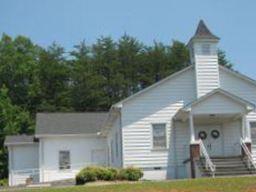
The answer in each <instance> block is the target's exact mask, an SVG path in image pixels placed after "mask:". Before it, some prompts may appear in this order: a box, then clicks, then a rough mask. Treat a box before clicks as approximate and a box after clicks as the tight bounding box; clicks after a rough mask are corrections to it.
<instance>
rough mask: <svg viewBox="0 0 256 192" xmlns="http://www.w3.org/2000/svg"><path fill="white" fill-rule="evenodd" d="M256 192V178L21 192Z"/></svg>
mask: <svg viewBox="0 0 256 192" xmlns="http://www.w3.org/2000/svg"><path fill="white" fill-rule="evenodd" d="M119 191H120V192H219V191H221V192H256V177H241V178H217V179H212V178H211V179H194V180H178V181H162V182H139V183H134V184H115V185H106V186H86V185H85V186H74V187H65V188H42V189H25V190H21V192H119Z"/></svg>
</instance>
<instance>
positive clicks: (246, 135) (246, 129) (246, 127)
mask: <svg viewBox="0 0 256 192" xmlns="http://www.w3.org/2000/svg"><path fill="white" fill-rule="evenodd" d="M242 128H243V140H244V143H245V145H246V146H247V148H248V150H249V151H250V152H251V150H252V147H251V145H252V144H251V130H250V123H249V121H247V119H246V115H243V118H242ZM244 155H245V152H244V150H243V148H242V156H244Z"/></svg>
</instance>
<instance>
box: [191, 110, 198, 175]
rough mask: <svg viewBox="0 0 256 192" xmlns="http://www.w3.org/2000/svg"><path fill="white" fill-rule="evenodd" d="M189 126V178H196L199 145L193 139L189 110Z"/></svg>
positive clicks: (192, 126)
mask: <svg viewBox="0 0 256 192" xmlns="http://www.w3.org/2000/svg"><path fill="white" fill-rule="evenodd" d="M189 128H190V168H191V178H196V161H197V160H198V159H199V158H200V145H199V143H198V142H196V139H195V128H194V120H193V114H192V113H191V111H190V112H189Z"/></svg>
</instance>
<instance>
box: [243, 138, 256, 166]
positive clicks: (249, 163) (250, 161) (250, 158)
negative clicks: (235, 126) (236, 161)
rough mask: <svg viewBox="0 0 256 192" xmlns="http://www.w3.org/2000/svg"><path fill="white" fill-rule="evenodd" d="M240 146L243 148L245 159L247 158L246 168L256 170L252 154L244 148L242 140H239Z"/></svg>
mask: <svg viewBox="0 0 256 192" xmlns="http://www.w3.org/2000/svg"><path fill="white" fill-rule="evenodd" d="M240 144H241V147H242V148H243V151H244V153H245V155H246V158H247V167H248V168H249V169H251V168H253V169H255V170H256V164H255V162H254V159H253V156H252V153H251V152H250V150H249V149H248V147H247V146H246V144H245V142H244V140H243V139H242V138H241V139H240Z"/></svg>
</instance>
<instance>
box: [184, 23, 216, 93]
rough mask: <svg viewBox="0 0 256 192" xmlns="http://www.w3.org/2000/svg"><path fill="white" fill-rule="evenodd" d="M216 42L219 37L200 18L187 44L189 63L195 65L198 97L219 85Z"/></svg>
mask: <svg viewBox="0 0 256 192" xmlns="http://www.w3.org/2000/svg"><path fill="white" fill-rule="evenodd" d="M218 42H219V38H218V37H217V36H216V35H214V34H213V33H212V32H211V31H210V30H209V29H208V28H207V26H206V25H205V23H204V22H203V20H200V22H199V24H198V27H197V29H196V33H195V34H194V36H193V37H192V38H191V39H190V41H189V44H188V47H189V50H190V59H191V63H192V64H193V65H194V66H195V76H196V87H197V97H198V98H199V97H201V96H203V95H205V94H207V93H209V92H210V91H212V90H214V89H216V88H218V87H219V86H220V85H219V84H220V83H219V65H218V48H217V45H218Z"/></svg>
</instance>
